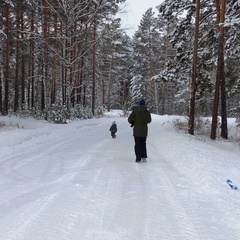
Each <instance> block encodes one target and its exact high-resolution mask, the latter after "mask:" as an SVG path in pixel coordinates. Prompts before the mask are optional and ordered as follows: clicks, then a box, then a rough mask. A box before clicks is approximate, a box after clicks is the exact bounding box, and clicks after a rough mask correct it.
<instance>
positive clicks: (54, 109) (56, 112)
mask: <svg viewBox="0 0 240 240" xmlns="http://www.w3.org/2000/svg"><path fill="white" fill-rule="evenodd" d="M68 118H69V114H68V112H67V108H66V106H65V105H62V104H59V103H56V104H52V105H51V107H50V108H49V109H48V110H47V111H46V118H45V119H46V120H47V121H49V122H52V123H61V124H63V123H66V121H67V119H68Z"/></svg>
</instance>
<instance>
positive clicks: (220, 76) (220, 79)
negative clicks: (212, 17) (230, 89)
mask: <svg viewBox="0 0 240 240" xmlns="http://www.w3.org/2000/svg"><path fill="white" fill-rule="evenodd" d="M215 3H216V9H217V23H218V31H219V46H218V63H217V75H216V85H215V94H214V106H213V113H212V126H211V136H210V137H211V139H213V140H215V139H216V132H217V117H218V106H219V93H220V86H221V85H222V89H221V90H222V93H223V92H224V93H223V95H224V96H223V98H222V101H223V102H222V104H223V106H224V107H225V110H224V120H223V124H224V136H225V137H227V118H226V105H225V104H226V98H225V81H224V51H223V50H224V27H223V25H222V23H224V20H225V7H226V0H223V1H222V8H221V7H220V2H219V0H215ZM222 127H223V126H222Z"/></svg>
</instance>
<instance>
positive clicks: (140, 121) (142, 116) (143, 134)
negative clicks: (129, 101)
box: [128, 99, 152, 162]
mask: <svg viewBox="0 0 240 240" xmlns="http://www.w3.org/2000/svg"><path fill="white" fill-rule="evenodd" d="M151 121H152V119H151V114H150V112H149V111H148V110H147V108H146V104H145V101H144V99H142V100H141V101H140V102H139V106H136V107H134V108H133V111H132V113H131V114H130V116H129V117H128V122H129V123H130V124H131V127H133V136H134V141H135V147H134V150H135V155H136V162H141V160H142V161H143V162H146V158H147V148H146V140H147V135H148V126H147V125H148V123H150V122H151Z"/></svg>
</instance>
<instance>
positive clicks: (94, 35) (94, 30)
mask: <svg viewBox="0 0 240 240" xmlns="http://www.w3.org/2000/svg"><path fill="white" fill-rule="evenodd" d="M96 8H97V7H96ZM96 34H97V19H96V16H95V20H94V27H93V60H92V114H93V116H94V114H95V87H96Z"/></svg>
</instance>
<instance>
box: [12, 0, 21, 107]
mask: <svg viewBox="0 0 240 240" xmlns="http://www.w3.org/2000/svg"><path fill="white" fill-rule="evenodd" d="M19 14H20V8H19V0H17V1H16V28H17V29H16V62H15V83H14V107H13V111H14V112H17V109H18V98H19V83H18V79H19V31H20V27H19V26H20V17H19Z"/></svg>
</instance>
